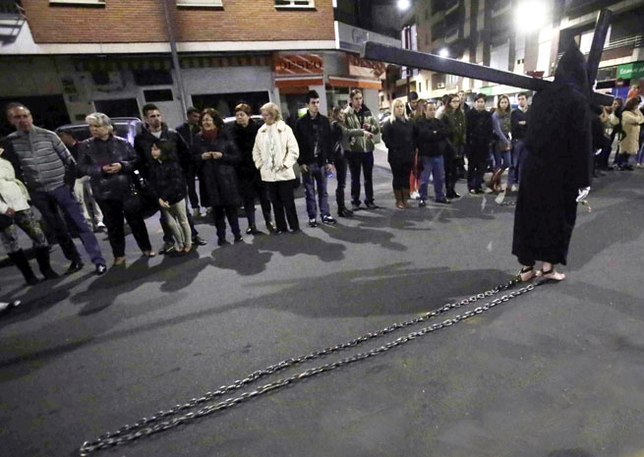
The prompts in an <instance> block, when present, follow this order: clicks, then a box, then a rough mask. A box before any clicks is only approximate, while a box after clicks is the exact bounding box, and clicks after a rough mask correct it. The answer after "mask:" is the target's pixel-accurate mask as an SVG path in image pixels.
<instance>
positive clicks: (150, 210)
mask: <svg viewBox="0 0 644 457" xmlns="http://www.w3.org/2000/svg"><path fill="white" fill-rule="evenodd" d="M123 210H124V211H125V212H126V213H130V214H133V213H139V214H142V215H143V218H144V219H147V218H149V217H152V216H154V214H156V212H157V211H159V202H158V200H157V198H156V197H155V196H154V195H153V194H152V192H151V191H150V186H149V185H148V182H147V181H146V179H145V178H144V177H143V176H141V173H139V171H138V170H135V171H134V174H133V175H131V182H130V187H129V189H128V192H127V194H126V195H125V197H124V199H123Z"/></svg>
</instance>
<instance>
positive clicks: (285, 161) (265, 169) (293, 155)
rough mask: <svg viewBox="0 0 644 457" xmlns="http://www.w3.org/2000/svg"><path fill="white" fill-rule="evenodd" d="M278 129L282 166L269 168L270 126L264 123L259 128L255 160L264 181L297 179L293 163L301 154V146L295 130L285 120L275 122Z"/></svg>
mask: <svg viewBox="0 0 644 457" xmlns="http://www.w3.org/2000/svg"><path fill="white" fill-rule="evenodd" d="M273 125H274V126H275V128H276V129H277V141H276V143H277V144H276V147H277V149H278V151H279V160H280V161H281V167H279V168H275V167H273V168H269V126H268V125H266V124H264V125H262V126H261V127H260V128H259V131H258V132H257V137H256V138H255V145H254V146H253V161H254V162H255V167H256V168H257V169H258V170H259V171H260V173H261V175H262V181H266V182H276V181H292V180H294V179H295V170H293V165H295V163H296V162H297V159H298V157H299V156H300V148H299V146H298V144H297V140H296V139H295V135H294V134H293V130H292V129H291V128H290V127H289V126H288V125H286V123H285V122H284V121H277V122H276V123H275V124H273Z"/></svg>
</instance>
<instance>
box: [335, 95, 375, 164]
mask: <svg viewBox="0 0 644 457" xmlns="http://www.w3.org/2000/svg"><path fill="white" fill-rule="evenodd" d="M344 115H345V120H344V124H339V125H340V127H342V133H343V135H344V136H345V138H346V143H348V146H349V148H350V149H351V151H354V152H372V151H373V150H374V148H375V143H374V141H373V137H369V138H367V137H366V136H365V134H364V133H365V131H364V129H363V125H364V124H368V125H369V126H370V130H369V131H370V132H371V133H373V134H374V135H377V134H378V133H380V125H379V124H378V120H377V119H376V118H375V117H374V116H373V115H372V114H371V110H370V109H369V108H367V107H366V106H364V105H363V106H362V109H360V111H359V112H357V113H356V112H355V110H354V109H353V108H352V107H351V105H349V106H348V107H347V109H346V110H345V111H344Z"/></svg>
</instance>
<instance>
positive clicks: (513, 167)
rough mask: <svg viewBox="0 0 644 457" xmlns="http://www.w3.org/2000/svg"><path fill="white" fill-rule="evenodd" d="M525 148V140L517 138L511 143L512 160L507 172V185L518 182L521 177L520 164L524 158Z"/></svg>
mask: <svg viewBox="0 0 644 457" xmlns="http://www.w3.org/2000/svg"><path fill="white" fill-rule="evenodd" d="M526 154H527V150H526V147H525V142H524V141H523V140H518V141H517V142H515V143H514V144H513V145H512V162H511V164H510V171H509V172H508V185H509V186H511V185H512V184H518V183H519V180H520V178H521V165H522V164H523V161H524V160H525V157H526Z"/></svg>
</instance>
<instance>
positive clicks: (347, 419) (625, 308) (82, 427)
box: [0, 150, 644, 457]
mask: <svg viewBox="0 0 644 457" xmlns="http://www.w3.org/2000/svg"><path fill="white" fill-rule="evenodd" d="M384 157H385V156H384V152H383V151H382V150H379V152H378V154H377V163H378V167H377V169H376V183H377V185H376V197H377V198H376V201H377V203H378V204H380V205H381V206H382V208H381V209H378V210H374V211H360V212H358V213H357V214H356V217H355V218H353V219H341V220H340V221H339V223H338V225H336V226H333V227H327V226H323V227H319V228H315V229H310V228H308V227H306V213H305V209H304V201H303V200H302V199H298V202H297V204H298V209H299V215H300V221H301V223H302V227H303V229H304V230H303V232H302V233H300V234H298V235H286V234H284V235H282V236H279V237H274V236H268V235H264V236H256V237H251V236H246V237H245V239H244V242H243V244H239V245H231V246H225V247H223V248H219V247H217V246H216V243H215V240H216V238H215V234H214V227H213V226H212V225H209V224H207V223H206V221H202V223H201V224H199V226H198V229H199V230H200V231H201V234H202V236H204V238H206V239H207V240H209V241H210V244H209V245H208V246H204V247H200V248H199V249H198V251H197V252H196V253H195V254H193V255H192V256H190V257H184V258H164V257H163V256H158V257H156V258H153V259H144V258H140V257H139V256H138V250H137V248H136V246H135V244H134V241H133V240H132V238H131V237H128V240H127V241H128V264H127V268H126V269H124V270H123V271H110V272H109V273H108V274H107V275H105V276H102V277H96V276H94V275H93V272H92V270H91V269H90V268H89V267H86V268H85V269H84V270H83V271H82V272H80V273H78V274H75V275H73V276H71V277H64V278H62V279H60V280H56V281H48V282H44V283H41V284H39V285H37V286H35V287H32V288H29V289H27V288H24V287H22V279H21V278H20V277H19V274H18V272H17V270H16V269H15V268H14V267H4V268H2V269H0V285H1V286H2V292H1V293H2V294H3V295H2V296H3V298H5V299H7V298H12V299H15V298H20V299H22V300H23V305H22V306H21V307H19V308H17V309H14V310H13V312H12V313H10V314H6V315H3V316H1V317H0V454H1V455H2V456H11V457H14V456H43V457H44V456H47V457H51V456H72V455H78V448H79V447H80V445H81V444H82V443H83V442H84V441H86V440H92V439H94V438H96V437H97V436H99V435H101V434H103V433H105V432H108V431H115V430H117V429H118V428H119V427H121V426H123V425H125V424H133V423H134V422H136V421H137V420H139V419H141V418H143V417H151V416H152V415H153V414H155V413H156V412H157V411H160V410H168V409H170V408H172V407H173V406H174V405H176V404H184V403H186V402H188V401H189V400H190V399H192V398H196V397H201V396H202V395H203V394H205V393H206V392H209V391H215V390H217V389H218V388H219V386H225V385H230V384H232V383H233V382H234V381H235V380H239V379H243V378H245V377H246V376H247V375H249V374H250V373H252V372H254V371H256V370H260V369H263V368H265V367H267V366H269V365H273V364H276V363H278V362H280V361H282V360H286V359H290V358H293V357H298V356H301V355H305V354H309V353H312V352H314V351H317V350H321V349H323V348H327V347H333V346H335V345H337V344H339V343H342V342H347V341H350V340H352V339H354V338H357V337H360V336H362V335H365V334H367V333H369V332H375V331H377V330H379V329H383V328H385V327H388V326H389V325H391V324H392V323H394V322H402V321H406V320H409V319H413V318H415V317H418V316H422V315H424V314H425V313H427V312H428V311H431V310H436V309H439V308H440V307H441V306H443V305H445V304H446V303H454V302H457V301H460V300H463V299H464V298H467V297H470V296H472V295H473V294H477V293H480V292H483V291H486V290H491V289H492V288H493V287H494V286H496V285H498V284H502V283H505V282H507V281H508V280H510V279H511V278H512V277H513V275H514V274H516V272H517V269H518V267H517V264H516V260H515V259H514V258H513V257H512V256H511V255H510V245H511V238H512V223H513V217H514V215H513V210H514V208H513V207H512V206H509V205H506V204H501V205H500V204H499V203H501V200H502V199H503V197H496V196H494V195H482V196H481V195H477V196H469V195H467V196H464V197H463V198H461V199H460V200H458V201H455V202H454V203H453V204H452V205H450V206H441V205H436V204H434V203H431V202H430V203H429V204H428V206H427V207H426V208H416V207H414V208H412V209H409V210H403V211H401V210H396V209H395V208H394V204H393V203H394V202H393V198H392V196H391V191H390V173H389V170H388V169H387V168H386V162H385V160H384ZM334 186H335V184H334V182H333V181H332V184H331V190H333V189H334ZM458 190H459V191H461V193H463V194H465V189H464V184H463V183H462V182H460V183H459V186H458ZM330 194H331V195H333V193H332V192H331V193H330ZM512 200H513V199H512V197H506V198H505V200H504V202H505V203H508V202H511V201H512ZM589 202H590V204H591V206H592V209H593V210H592V212H590V213H589V212H588V211H587V210H586V209H585V208H581V207H580V209H579V217H578V225H577V228H576V230H575V233H574V235H573V242H572V246H571V252H570V256H569V265H568V266H567V267H564V268H563V269H562V270H563V271H565V272H566V273H567V275H568V278H567V279H566V281H564V282H562V283H560V284H546V285H543V286H539V287H537V288H535V289H534V290H532V291H529V292H527V293H525V294H523V295H521V296H518V297H516V298H512V299H510V300H508V301H507V302H504V303H502V304H500V305H498V306H495V307H493V308H492V309H490V310H488V311H485V312H482V313H481V314H477V315H476V316H474V317H471V318H468V319H466V320H463V321H461V322H459V323H457V324H455V325H452V326H450V327H446V328H443V329H440V330H436V331H433V332H430V333H428V334H426V335H424V336H418V337H417V338H415V339H413V340H412V341H410V342H407V343H405V344H402V345H400V346H398V347H395V348H392V349H391V350H389V351H386V352H382V353H377V354H376V355H373V356H371V357H369V358H367V359H366V360H361V361H357V362H355V363H351V364H349V365H348V366H341V367H339V368H337V369H335V370H333V371H329V372H324V373H322V374H320V375H317V376H314V377H310V378H306V379H303V380H301V381H297V382H293V383H291V384H289V385H287V386H285V387H283V388H279V389H275V390H271V391H269V392H268V393H266V394H264V395H261V396H259V397H258V398H251V399H250V400H248V401H246V402H243V403H241V404H239V405H238V406H235V407H233V408H230V409H227V410H224V411H220V412H215V413H214V414H211V415H208V416H207V417H203V418H199V419H196V420H192V421H188V423H186V424H183V425H181V426H179V427H177V428H174V429H172V430H168V431H165V432H162V433H159V434H155V435H154V436H151V437H143V438H141V439H139V440H137V441H136V442H134V443H131V444H128V445H125V446H120V447H117V448H112V449H110V450H106V451H100V452H97V453H96V454H95V455H99V456H100V455H105V456H119V457H121V456H128V457H130V456H141V457H144V456H155V457H159V456H190V457H201V456H203V457H206V456H208V457H210V456H217V457H233V456H234V457H238V456H244V457H251V456H252V457H259V456H262V457H274V456H306V457H327V456H351V457H363V456H364V457H367V456H368V457H375V456H388V457H390V456H408V455H409V456H432V457H434V456H443V457H473V456H476V457H516V456H522V457H537V456H543V457H591V456H592V457H609V456H610V457H643V456H644V434H642V430H644V426H643V425H642V424H644V390H643V389H642V383H643V381H644V362H643V356H642V355H643V353H644V352H643V350H644V331H643V319H644V306H643V300H642V299H643V298H644V284H643V281H642V259H644V235H643V234H642V226H643V221H644V218H643V217H642V214H644V171H641V170H637V171H633V172H613V173H611V174H610V175H608V176H605V177H603V178H601V179H599V180H597V181H596V182H595V183H594V185H593V189H592V190H591V194H590V197H589ZM332 207H333V208H334V211H335V205H334V204H332ZM260 219H261V216H260ZM148 223H149V228H150V232H151V236H152V238H153V243H154V245H155V246H157V247H160V245H161V233H160V232H159V228H158V220H157V218H156V217H155V218H152V219H150V220H148ZM242 227H244V228H245V221H242ZM260 227H261V224H260ZM100 240H101V243H102V246H103V247H104V251H105V252H106V253H109V252H110V251H109V246H108V244H107V241H106V240H105V239H104V236H100ZM108 257H109V258H110V259H111V255H109V254H108ZM53 258H54V263H55V268H56V269H57V270H59V271H62V270H63V268H64V267H65V266H66V261H65V260H64V258H63V257H62V254H61V252H60V250H59V249H56V250H55V251H54V253H53ZM512 290H518V288H515V289H512ZM504 293H505V292H501V293H499V294H497V295H496V296H497V297H498V296H501V295H503V294H504ZM492 298H494V297H492ZM492 298H486V299H485V300H482V301H479V302H478V303H477V304H473V305H468V306H463V307H461V308H459V309H455V310H452V311H449V312H446V313H444V314H441V315H440V316H439V317H437V318H433V319H429V320H427V321H426V322H424V323H420V324H417V325H412V326H409V327H408V328H405V329H400V330H397V331H392V332H390V333H387V334H386V335H384V336H380V337H377V338H374V339H372V340H370V341H368V342H365V343H364V344H360V345H358V346H356V347H353V348H349V349H346V350H343V351H339V352H338V353H337V354H333V355H329V356H325V357H320V358H317V359H315V360H311V361H308V362H305V363H302V364H299V365H297V366H295V367H292V368H286V369H284V370H280V371H279V372H277V373H275V374H273V375H272V376H266V377H262V378H261V379H259V380H258V381H257V382H255V383H252V384H249V385H248V386H247V387H245V388H243V389H240V390H237V391H232V392H229V393H227V394H226V395H223V396H221V397H217V398H216V399H213V401H212V402H210V403H205V404H203V405H201V406H202V407H203V406H206V405H210V404H214V403H216V402H217V401H221V400H222V399H226V398H229V397H237V396H239V395H240V394H241V393H242V392H246V391H253V390H254V389H256V388H257V387H259V386H261V385H264V384H267V383H269V382H272V381H275V380H277V379H280V378H283V377H286V376H290V375H293V374H295V373H299V372H302V371H305V370H307V369H309V368H313V367H317V366H319V365H324V364H328V363H333V362H335V361H337V360H340V359H343V358H345V357H351V356H352V355H355V354H358V353H362V352H366V351H370V350H372V349H374V348H378V347H382V346H384V345H385V344H387V343H388V342H390V341H394V340H396V339H397V338H399V337H401V336H404V335H406V334H408V333H410V332H414V331H418V330H420V329H422V328H423V327H426V326H428V325H431V324H434V323H436V322H442V321H444V320H445V319H447V318H451V317H454V316H455V315H457V314H463V313H464V312H465V311H466V310H469V309H474V308H475V307H476V306H480V305H481V304H482V303H485V302H486V301H489V300H491V299H492Z"/></svg>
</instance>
